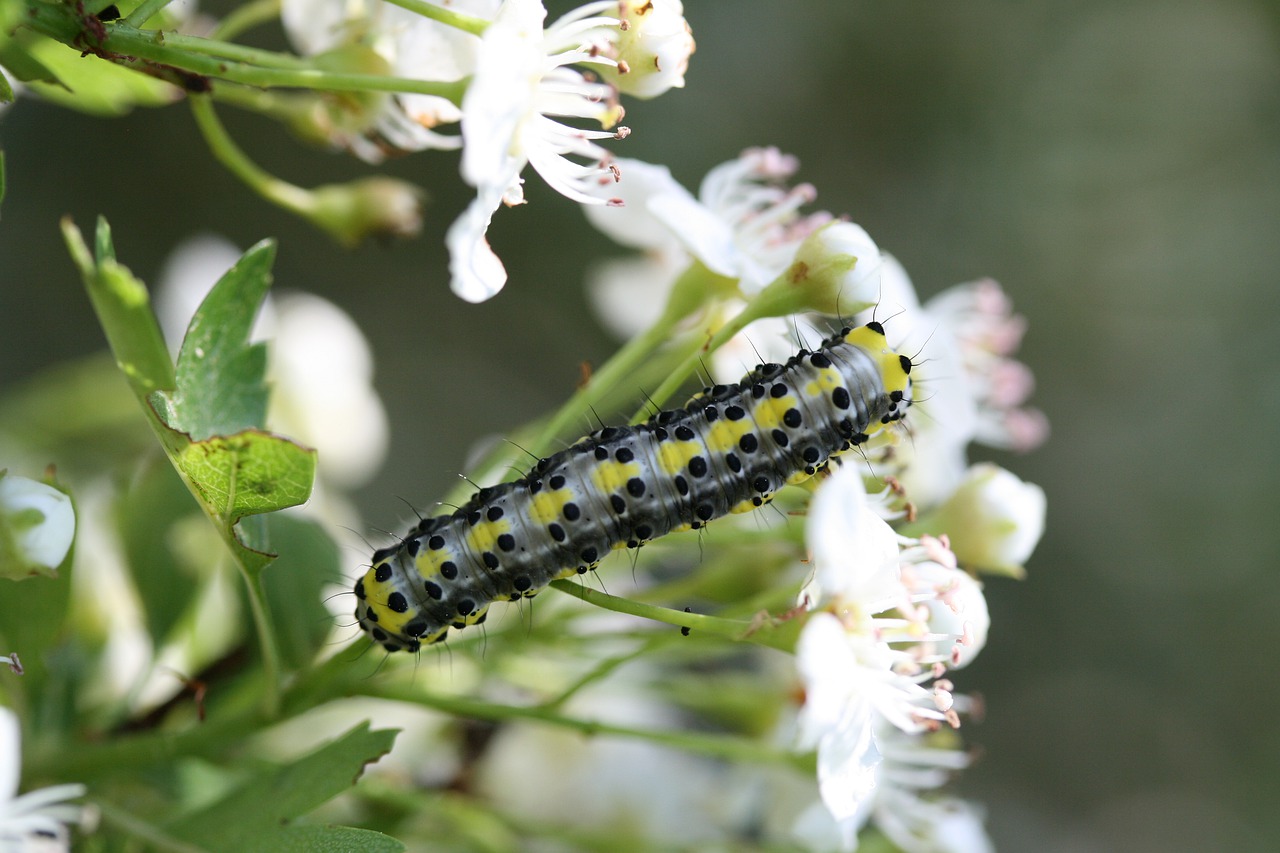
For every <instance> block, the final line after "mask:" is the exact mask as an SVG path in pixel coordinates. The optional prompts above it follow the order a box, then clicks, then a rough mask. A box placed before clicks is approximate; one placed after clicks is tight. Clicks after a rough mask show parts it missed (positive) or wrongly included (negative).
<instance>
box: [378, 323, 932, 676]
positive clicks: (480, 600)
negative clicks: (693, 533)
mask: <svg viewBox="0 0 1280 853" xmlns="http://www.w3.org/2000/svg"><path fill="white" fill-rule="evenodd" d="M910 374H911V359H910V358H909V357H908V356H905V355H899V354H898V353H896V352H894V351H893V350H892V349H890V348H889V346H888V344H887V342H886V341H885V337H884V328H883V327H882V326H881V325H880V324H879V323H876V322H871V323H868V324H867V325H865V326H862V327H860V328H857V329H848V328H845V329H843V330H841V332H840V333H839V334H838V335H835V336H833V337H830V338H827V339H826V340H824V341H823V342H822V344H821V346H819V347H818V348H817V349H816V350H815V351H813V352H810V351H808V350H804V349H802V350H800V352H798V353H797V354H796V355H794V356H792V357H791V358H790V359H788V360H787V363H786V364H761V365H758V366H757V367H756V368H755V369H754V370H752V371H750V372H749V373H748V374H747V375H746V376H744V377H743V378H742V380H741V381H740V382H738V383H736V384H733V385H716V386H714V387H710V388H704V389H703V390H702V392H701V393H700V394H698V395H696V396H695V397H693V398H692V399H691V400H689V402H687V403H686V404H685V405H684V407H683V408H679V409H671V410H667V411H663V412H659V413H658V414H656V415H654V416H653V417H652V418H650V419H649V420H648V421H647V422H645V423H641V424H637V425H634V426H611V427H605V428H603V429H601V430H598V431H596V432H594V433H592V434H590V435H588V436H586V437H584V438H582V439H580V440H578V441H577V442H575V443H574V444H573V445H572V446H570V447H569V448H567V449H565V450H562V451H560V452H558V453H555V454H553V455H551V456H549V457H547V458H545V459H540V460H538V462H537V464H536V465H534V466H533V468H532V470H530V471H529V473H528V474H527V475H525V476H524V477H522V478H520V479H518V480H513V481H511V482H507V483H502V484H500V485H497V486H491V487H487V488H482V489H480V490H479V491H478V492H476V493H475V495H473V496H472V497H471V499H470V500H468V501H467V503H466V504H464V505H463V506H461V507H459V508H458V509H457V510H456V511H454V512H452V513H449V514H447V515H439V516H435V517H433V518H426V519H423V520H422V521H421V522H420V523H419V524H418V525H417V526H416V527H414V528H413V529H412V530H410V531H409V533H408V534H407V535H406V536H405V538H404V539H403V540H402V541H401V542H400V543H399V544H397V545H394V546H391V547H387V548H382V549H379V550H377V551H375V552H374V554H373V559H372V562H371V565H370V568H369V570H368V571H367V572H366V573H365V574H364V576H363V577H361V578H360V579H359V580H358V581H356V584H355V595H356V600H357V603H356V612H355V615H356V620H357V621H358V623H359V625H360V627H361V629H363V630H364V632H365V633H366V634H368V635H369V636H370V637H371V638H372V639H373V640H374V641H375V642H377V643H380V644H381V645H382V646H383V648H385V649H387V650H388V651H400V650H406V651H417V650H418V649H419V648H421V647H422V646H423V645H425V644H430V643H438V642H440V641H441V640H443V639H444V638H445V636H446V635H447V634H448V631H449V629H450V628H457V629H461V628H465V627H467V626H468V625H477V624H480V623H481V622H483V621H484V620H485V616H486V614H487V611H488V608H489V604H490V603H491V602H493V601H497V600H510V601H518V600H519V599H521V598H527V597H531V596H533V595H536V594H537V593H538V592H539V591H540V590H541V589H542V588H543V587H545V586H546V585H547V584H548V583H550V582H551V581H552V580H555V579H557V578H565V577H572V576H573V575H575V574H582V573H585V572H588V571H591V570H593V569H595V567H596V566H597V564H598V563H599V562H600V560H601V558H602V557H603V556H604V555H605V554H607V553H608V552H609V551H610V550H613V549H616V548H622V547H627V548H638V547H640V546H641V545H642V544H644V543H645V542H648V541H649V540H652V539H656V538H658V537H660V536H664V535H666V534H667V533H670V532H672V531H676V530H683V529H695V530H696V529H698V528H700V527H702V526H704V525H705V524H707V523H708V522H710V521H713V520H715V519H717V518H720V517H721V516H724V515H727V514H729V513H736V512H749V511H751V510H754V509H756V508H758V507H761V506H764V505H765V504H766V503H768V502H769V500H770V499H771V498H772V496H773V494H774V492H775V491H776V490H777V489H779V488H780V487H781V486H783V485H784V484H788V483H792V484H794V483H799V482H803V481H804V480H806V479H808V478H809V477H812V476H813V475H814V474H816V473H817V472H818V471H819V470H821V469H822V468H824V467H825V466H826V465H827V463H828V461H829V460H830V459H831V458H833V457H835V456H838V455H839V454H841V453H844V452H845V451H847V450H850V449H851V448H853V447H855V446H856V445H859V444H861V443H862V442H864V441H866V440H867V438H868V437H869V436H870V435H871V434H872V433H874V432H875V431H877V430H879V429H880V428H882V427H883V426H885V425H887V424H891V423H893V422H895V421H897V420H899V419H901V418H902V417H903V416H904V415H905V414H906V410H907V407H909V406H910V405H911V396H910V393H911V378H910Z"/></svg>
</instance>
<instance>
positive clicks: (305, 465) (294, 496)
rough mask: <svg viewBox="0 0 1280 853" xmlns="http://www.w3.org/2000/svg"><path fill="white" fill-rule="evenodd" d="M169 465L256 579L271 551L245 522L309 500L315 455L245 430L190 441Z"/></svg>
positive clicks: (258, 528) (257, 530) (254, 526)
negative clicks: (204, 439)
mask: <svg viewBox="0 0 1280 853" xmlns="http://www.w3.org/2000/svg"><path fill="white" fill-rule="evenodd" d="M172 461H173V463H174V465H176V466H177V468H178V472H179V473H180V474H182V475H183V478H184V479H185V480H186V481H187V486H188V487H189V488H190V489H191V490H192V492H193V493H194V494H195V496H196V499H197V500H199V501H200V503H201V505H202V506H203V507H204V509H205V512H206V513H208V514H209V516H210V517H211V518H213V519H214V520H215V521H216V522H217V523H218V526H219V530H220V531H221V532H222V533H223V538H224V540H226V542H227V544H228V545H229V546H230V547H231V548H232V551H233V552H234V553H235V556H236V559H237V560H239V561H240V563H241V565H243V566H244V567H245V568H246V569H248V570H249V571H250V572H251V573H253V574H257V573H258V572H261V571H262V570H263V569H264V568H266V566H267V564H268V563H270V562H271V560H272V559H273V558H274V557H275V552H274V550H273V546H272V544H271V542H270V541H269V537H268V536H267V532H266V530H265V529H264V528H263V527H262V526H261V524H258V523H255V521H256V520H254V519H246V518H245V517H246V516H251V515H258V514H260V513H264V512H275V511H276V510H280V509H285V508H287V507H291V506H297V505H298V504H301V503H304V502H305V501H306V500H307V498H308V497H309V496H310V495H311V484H312V482H313V480H314V478H315V465H316V452H315V451H314V450H310V449H308V448H305V447H301V446H300V445H297V444H294V443H293V442H291V441H289V440H287V439H283V438H280V437H279V436H277V435H272V434H271V433H268V432H263V431H260V430H245V431H244V432H240V433H237V434H235V435H231V436H226V437H223V436H215V437H214V438H210V439H208V440H206V441H198V442H190V443H188V444H187V445H186V446H185V447H183V448H181V449H180V450H179V451H178V452H177V453H176V454H174V455H173V456H172ZM242 519H244V520H245V523H242V524H241V523H240V522H241V520H242ZM237 525H238V527H239V532H238V534H237V532H236V530H235V528H237Z"/></svg>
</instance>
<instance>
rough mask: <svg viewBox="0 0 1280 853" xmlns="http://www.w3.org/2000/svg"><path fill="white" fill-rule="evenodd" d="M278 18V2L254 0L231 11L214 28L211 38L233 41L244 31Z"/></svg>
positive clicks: (276, 0) (277, 0)
mask: <svg viewBox="0 0 1280 853" xmlns="http://www.w3.org/2000/svg"><path fill="white" fill-rule="evenodd" d="M279 17H280V0H254V2H252V3H246V4H244V5H243V6H237V7H236V8H235V9H232V10H231V11H230V12H229V13H228V14H227V16H226V17H225V18H223V19H222V20H221V21H219V22H218V26H216V27H214V30H213V32H212V33H211V37H212V38H215V39H221V40H224V41H225V40H227V39H233V38H235V37H236V36H238V35H240V34H241V33H243V32H245V31H246V30H251V29H253V28H254V27H257V26H260V25H261V24H265V23H268V22H270V21H274V20H275V19H276V18H279Z"/></svg>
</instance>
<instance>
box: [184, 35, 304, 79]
mask: <svg viewBox="0 0 1280 853" xmlns="http://www.w3.org/2000/svg"><path fill="white" fill-rule="evenodd" d="M164 43H165V46H166V47H171V48H174V49H176V50H185V51H187V52H188V53H193V54H196V55H198V56H213V57H219V58H222V59H231V60H235V61H236V62H242V63H247V64H249V65H256V66H259V67H261V68H286V69H293V70H309V69H312V68H313V66H312V64H311V63H310V61H308V60H306V59H303V58H301V57H299V56H294V55H293V54H291V53H280V52H279V51H274V50H262V49H260V48H256V47H246V46H244V45H241V44H234V43H233V42H227V41H216V40H214V39H206V38H200V37H198V36H184V35H182V34H181V33H165V34H164Z"/></svg>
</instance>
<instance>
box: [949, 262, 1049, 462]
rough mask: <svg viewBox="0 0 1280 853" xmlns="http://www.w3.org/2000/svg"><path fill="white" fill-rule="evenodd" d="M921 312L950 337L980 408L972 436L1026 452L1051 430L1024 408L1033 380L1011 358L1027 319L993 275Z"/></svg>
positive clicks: (952, 290)
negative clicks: (1016, 312) (941, 327)
mask: <svg viewBox="0 0 1280 853" xmlns="http://www.w3.org/2000/svg"><path fill="white" fill-rule="evenodd" d="M924 309H925V311H926V312H927V314H928V315H929V317H930V318H932V319H933V320H934V321H935V322H936V323H938V324H940V325H942V326H945V327H946V328H947V329H949V330H950V332H951V334H952V335H953V336H954V338H955V340H956V342H957V345H958V348H959V351H960V359H961V365H962V366H963V368H964V371H965V375H966V376H967V377H968V378H969V381H970V386H971V389H972V393H973V394H974V398H975V402H976V404H977V407H978V415H979V417H978V423H977V426H976V429H975V434H974V439H975V440H976V441H978V442H981V443H982V444H986V445H988V446H990V447H999V448H1004V449H1009V450H1016V451H1026V450H1031V449H1032V448H1035V447H1037V446H1039V445H1040V444H1041V443H1042V442H1043V441H1044V440H1045V439H1046V438H1047V437H1048V434H1049V425H1048V422H1047V421H1046V420H1045V417H1044V415H1043V414H1042V413H1040V412H1039V411H1037V410H1035V409H1029V408H1022V404H1023V403H1024V402H1025V401H1026V399H1027V397H1029V396H1030V395H1031V391H1032V389H1033V388H1034V379H1033V377H1032V375H1031V371H1030V370H1028V369H1027V367H1026V365H1024V364H1022V363H1021V362H1019V361H1016V360H1014V359H1013V358H1012V355H1013V353H1014V352H1016V351H1017V349H1018V346H1019V344H1020V343H1021V342H1022V335H1023V333H1024V332H1026V326H1027V324H1026V321H1025V320H1024V319H1023V318H1022V317H1020V316H1018V315H1016V314H1014V313H1013V305H1012V303H1011V302H1010V301H1009V298H1008V297H1007V296H1006V295H1005V293H1004V291H1003V290H1001V289H1000V285H999V284H997V283H996V282H995V281H993V280H992V279H989V278H988V279H982V280H980V281H973V282H969V283H967V284H957V285H955V286H954V287H951V288H948V289H947V290H944V291H942V292H941V293H939V294H938V295H937V296H935V297H934V298H932V299H930V300H929V301H928V302H927V303H925V306H924Z"/></svg>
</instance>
